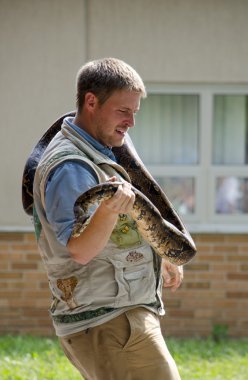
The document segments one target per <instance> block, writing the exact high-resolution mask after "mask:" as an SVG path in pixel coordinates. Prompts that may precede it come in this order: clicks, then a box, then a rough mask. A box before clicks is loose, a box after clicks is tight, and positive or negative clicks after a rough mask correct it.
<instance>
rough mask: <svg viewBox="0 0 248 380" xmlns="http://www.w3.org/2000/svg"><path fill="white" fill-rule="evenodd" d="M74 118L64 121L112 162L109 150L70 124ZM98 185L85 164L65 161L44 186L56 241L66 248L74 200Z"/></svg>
mask: <svg viewBox="0 0 248 380" xmlns="http://www.w3.org/2000/svg"><path fill="white" fill-rule="evenodd" d="M72 120H73V118H70V117H68V118H66V119H65V122H66V123H67V124H69V125H70V126H71V127H72V128H73V129H74V130H75V131H76V132H77V133H79V134H80V135H81V136H82V137H83V138H84V139H85V140H87V141H88V142H89V143H90V144H91V145H92V146H93V147H94V148H95V149H97V150H98V151H100V152H101V153H103V154H105V155H106V156H108V157H109V158H111V159H112V160H113V161H116V158H115V156H114V154H113V152H112V150H111V149H110V148H108V147H106V146H103V145H102V144H100V143H99V142H98V141H97V140H95V139H94V138H93V137H92V136H90V135H89V134H88V133H87V132H85V131H84V130H83V129H81V128H79V127H78V126H76V125H75V124H73V123H72ZM97 184H98V178H97V176H96V174H95V172H94V170H93V169H92V168H91V167H90V166H89V165H88V164H87V163H84V162H79V161H70V160H68V161H65V162H63V163H61V164H60V165H58V166H57V167H56V168H55V170H54V171H52V173H51V174H50V176H49V178H48V181H47V185H46V194H45V202H46V216H47V220H48V222H49V223H50V224H51V226H52V228H53V230H54V232H55V234H56V237H57V239H58V241H59V242H60V243H61V244H63V245H65V246H66V245H67V242H68V240H69V238H70V236H71V233H72V228H73V224H74V221H75V217H74V212H73V207H74V203H75V201H76V200H77V198H78V197H79V196H80V195H81V194H83V193H84V192H85V191H87V190H89V189H90V188H91V187H93V186H95V185H97Z"/></svg>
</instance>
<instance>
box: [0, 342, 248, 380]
mask: <svg viewBox="0 0 248 380" xmlns="http://www.w3.org/2000/svg"><path fill="white" fill-rule="evenodd" d="M167 345H168V347H169V349H170V351H171V353H172V355H173V356H174V358H175V360H176V363H177V365H178V368H179V371H180V374H181V377H182V380H195V379H200V380H229V379H230V380H231V379H232V380H233V379H235V380H247V379H248V365H247V363H248V339H243V340H230V339H222V340H220V341H219V342H215V341H214V340H213V339H206V340H200V339H180V340H176V339H168V340H167ZM0 379H1V380H80V379H81V380H82V378H81V377H80V376H79V374H78V372H77V371H76V370H75V369H74V368H73V367H72V365H71V364H70V363H69V361H68V360H67V359H66V357H65V356H64V354H63V352H62V350H61V348H60V347H59V344H58V342H57V340H56V339H50V338H37V337H31V336H15V337H14V336H2V337H0Z"/></svg>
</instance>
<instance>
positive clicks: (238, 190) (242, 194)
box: [215, 176, 248, 214]
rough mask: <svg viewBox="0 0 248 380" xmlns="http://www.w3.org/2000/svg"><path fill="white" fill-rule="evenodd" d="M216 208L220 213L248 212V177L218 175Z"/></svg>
mask: <svg viewBox="0 0 248 380" xmlns="http://www.w3.org/2000/svg"><path fill="white" fill-rule="evenodd" d="M215 210H216V212H217V213H218V214H247V213H248V178H239V177H234V176H229V177H218V178H217V180H216V204H215Z"/></svg>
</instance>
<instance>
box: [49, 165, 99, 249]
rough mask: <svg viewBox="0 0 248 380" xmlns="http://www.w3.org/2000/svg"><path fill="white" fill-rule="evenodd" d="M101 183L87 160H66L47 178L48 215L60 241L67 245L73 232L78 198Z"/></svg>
mask: <svg viewBox="0 0 248 380" xmlns="http://www.w3.org/2000/svg"><path fill="white" fill-rule="evenodd" d="M97 184H98V178H97V175H96V173H95V172H94V170H93V169H92V168H91V167H90V166H89V165H88V164H86V163H82V162H78V161H66V162H64V163H62V164H60V165H59V166H58V167H57V168H56V169H55V170H54V171H53V172H52V173H51V175H50V177H49V178H48V181H47V186H46V194H45V204H46V217H47V220H48V222H49V223H50V224H51V226H52V228H53V230H54V232H55V234H56V237H57V239H58V241H59V242H60V243H61V244H63V245H64V246H66V245H67V243H68V240H69V238H70V236H71V233H72V228H73V224H74V221H75V216H74V211H73V207H74V203H75V201H76V200H77V198H78V197H79V196H80V195H81V194H83V193H84V192H85V191H87V190H89V189H90V188H91V187H93V186H95V185H97Z"/></svg>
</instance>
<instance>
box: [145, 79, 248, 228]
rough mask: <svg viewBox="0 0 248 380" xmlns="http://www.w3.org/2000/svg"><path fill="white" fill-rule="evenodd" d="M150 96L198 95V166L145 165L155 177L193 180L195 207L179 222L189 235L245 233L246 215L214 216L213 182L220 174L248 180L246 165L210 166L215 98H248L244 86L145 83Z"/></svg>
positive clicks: (246, 225)
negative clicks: (228, 96) (216, 96)
mask: <svg viewBox="0 0 248 380" xmlns="http://www.w3.org/2000/svg"><path fill="white" fill-rule="evenodd" d="M146 87H147V92H148V96H149V94H178V95H182V94H185V95H186V94H188V95H198V96H199V100H200V101H199V104H200V109H199V126H200V130H199V154H200V157H199V165H195V166H186V165H185V166H176V165H173V166H172V165H163V166H155V165H148V169H149V170H150V171H151V173H152V174H153V175H155V176H159V175H163V176H165V173H166V176H176V177H177V176H179V177H180V176H182V177H190V176H192V175H193V176H194V177H195V181H196V182H195V190H196V193H195V195H196V204H195V213H194V215H187V216H185V215H183V216H182V219H183V220H184V221H186V225H187V226H188V227H189V229H190V231H191V232H198V233H200V232H201V233H204V232H205V233H208V232H210V233H248V215H243V214H241V215H240V214H238V215H237V214H235V215H234V214H233V215H226V214H225V215H218V214H216V213H215V179H216V177H218V176H221V175H223V174H226V175H235V176H240V177H248V165H243V166H227V165H225V166H220V165H219V166H216V165H213V164H212V148H213V147H212V123H213V99H214V95H248V85H243V84H239V85H238V84H225V85H223V84H221V85H218V84H189V85H188V84H178V83H175V84H173V83H171V84H161V83H160V84H158V83H156V84H155V83H147V84H146Z"/></svg>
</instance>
